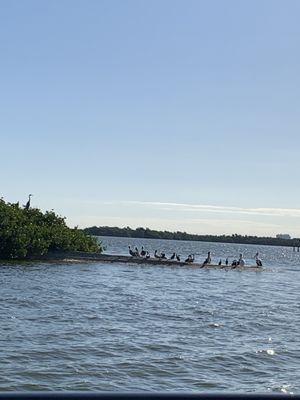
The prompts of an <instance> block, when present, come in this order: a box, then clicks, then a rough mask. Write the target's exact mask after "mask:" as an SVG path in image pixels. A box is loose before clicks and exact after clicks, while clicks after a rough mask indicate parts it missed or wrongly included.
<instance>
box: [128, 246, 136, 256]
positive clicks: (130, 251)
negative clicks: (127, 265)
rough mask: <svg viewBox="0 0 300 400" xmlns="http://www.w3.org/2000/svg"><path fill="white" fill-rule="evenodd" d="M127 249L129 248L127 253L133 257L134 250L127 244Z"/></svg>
mask: <svg viewBox="0 0 300 400" xmlns="http://www.w3.org/2000/svg"><path fill="white" fill-rule="evenodd" d="M128 249H129V254H130V255H131V256H132V257H134V256H135V252H134V251H132V250H131V247H130V246H128Z"/></svg>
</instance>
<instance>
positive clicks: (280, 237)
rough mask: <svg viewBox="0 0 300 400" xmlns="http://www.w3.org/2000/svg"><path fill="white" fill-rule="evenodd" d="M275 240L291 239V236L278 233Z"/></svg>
mask: <svg viewBox="0 0 300 400" xmlns="http://www.w3.org/2000/svg"><path fill="white" fill-rule="evenodd" d="M276 238H277V239H291V236H290V235H289V234H288V233H278V235H276Z"/></svg>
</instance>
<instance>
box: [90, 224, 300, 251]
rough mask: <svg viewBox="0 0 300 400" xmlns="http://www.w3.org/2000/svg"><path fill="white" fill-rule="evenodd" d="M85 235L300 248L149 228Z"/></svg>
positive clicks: (295, 242)
mask: <svg viewBox="0 0 300 400" xmlns="http://www.w3.org/2000/svg"><path fill="white" fill-rule="evenodd" d="M83 231H84V232H85V233H87V234H89V235H93V236H107V237H127V238H134V239H167V240H186V241H196V242H215V243H235V244H254V245H265V246H285V247H299V246H300V239H280V238H273V237H259V236H248V235H245V236H243V235H237V234H233V235H196V234H190V233H186V232H169V231H157V230H153V229H149V228H137V229H131V228H130V227H126V228H118V227H109V226H99V227H96V226H93V227H89V228H85V229H84V230H83Z"/></svg>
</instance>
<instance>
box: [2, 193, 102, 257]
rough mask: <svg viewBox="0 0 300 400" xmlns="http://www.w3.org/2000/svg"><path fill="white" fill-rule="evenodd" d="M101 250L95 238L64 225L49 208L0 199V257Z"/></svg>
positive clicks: (63, 220) (61, 219)
mask: <svg viewBox="0 0 300 400" xmlns="http://www.w3.org/2000/svg"><path fill="white" fill-rule="evenodd" d="M55 251H56V252H67V251H84V252H99V253H100V252H101V251H102V245H101V243H99V242H98V241H97V239H95V238H93V237H91V236H89V235H88V234H86V233H85V232H83V231H82V230H79V229H77V228H74V229H71V228H69V227H68V226H67V225H66V222H65V218H63V217H60V216H58V215H56V214H55V213H54V212H53V211H46V212H42V211H41V210H39V209H37V208H29V209H25V208H21V207H20V206H19V204H18V203H16V204H13V203H6V202H5V201H4V200H3V199H0V258H1V259H26V258H32V257H38V256H43V255H46V254H47V253H49V252H55Z"/></svg>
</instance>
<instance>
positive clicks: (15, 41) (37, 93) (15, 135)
mask: <svg viewBox="0 0 300 400" xmlns="http://www.w3.org/2000/svg"><path fill="white" fill-rule="evenodd" d="M299 17H300V2H299V1H296V0H295V1H292V0H289V1H286V2H283V1H276V0H272V1H271V0H270V1H268V0H263V1H255V0H251V1H243V2H241V1H238V0H235V1H232V0H227V1H226V2H225V1H221V0H219V1H215V0H212V1H200V0H199V1H192V0H189V1H176V0H175V1H174V0H170V1H169V0H163V1H158V0H152V1H147V2H146V1H138V0H136V1H126V0H122V1H121V0H119V1H113V0H110V1H98V0H97V1H92V0H89V1H77V0H72V1H66V0H59V1H58V0H53V1H47V2H46V1H43V2H41V1H30V0H27V1H23V2H21V1H17V0H2V1H1V2H0V55H1V64H0V68H1V74H0V88H1V91H0V132H1V154H0V167H1V168H0V176H1V188H2V190H1V192H2V195H3V196H4V198H5V199H6V200H8V201H17V200H20V201H22V202H24V203H25V201H26V196H27V194H28V193H33V194H34V197H33V205H35V206H37V207H41V208H42V209H55V210H56V211H57V212H58V213H59V214H62V215H65V216H66V217H67V221H68V223H69V224H70V226H73V225H79V226H81V227H83V226H90V225H118V226H127V225H129V226H132V227H137V226H148V227H151V228H158V229H171V230H186V231H188V232H193V233H218V234H222V233H242V234H258V235H274V234H276V233H280V232H287V233H291V234H292V235H293V236H300V203H299V200H300V186H299V184H298V181H297V172H298V171H299V169H300V161H299V156H298V155H299V150H300V136H299V128H300V113H299V110H300V74H299V71H300V52H299V47H300V25H299Z"/></svg>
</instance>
